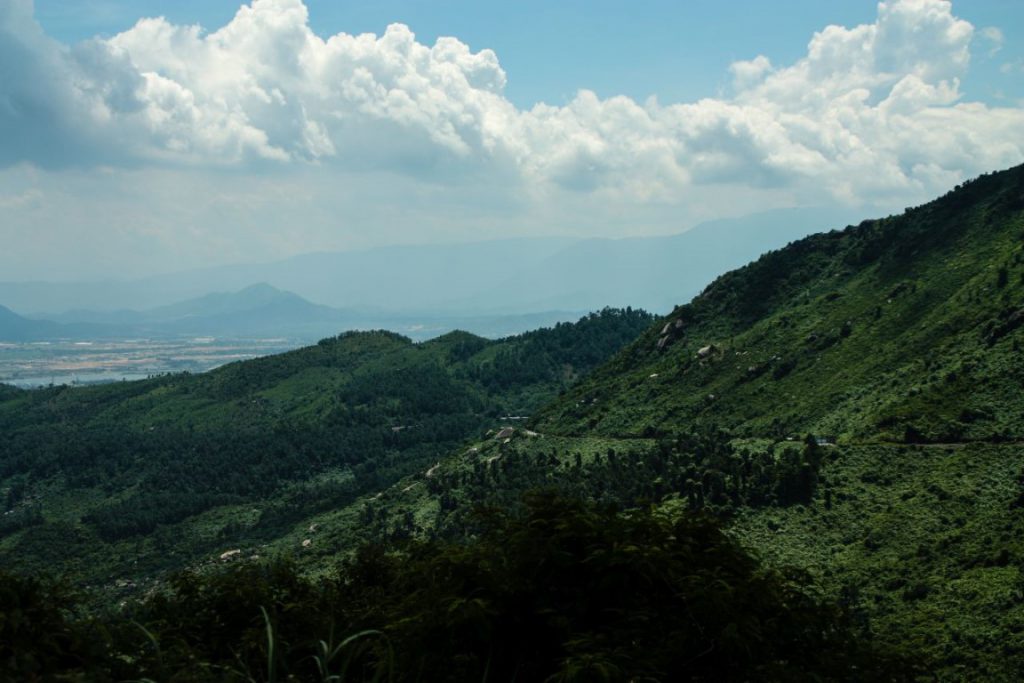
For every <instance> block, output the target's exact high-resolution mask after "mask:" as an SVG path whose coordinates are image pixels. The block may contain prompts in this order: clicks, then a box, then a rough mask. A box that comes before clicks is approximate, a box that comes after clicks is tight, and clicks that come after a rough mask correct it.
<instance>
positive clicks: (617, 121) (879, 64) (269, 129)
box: [0, 0, 1024, 279]
mask: <svg viewBox="0 0 1024 683" xmlns="http://www.w3.org/2000/svg"><path fill="white" fill-rule="evenodd" d="M195 25H199V26H201V27H202V30H197V29H195V28H193V27H194V26H195ZM364 33H366V34H370V35H361V34H364ZM0 65H2V66H3V68H0V244H2V245H3V247H4V248H3V249H0V273H3V274H4V276H5V279H54V278H56V279H70V278H75V277H90V278H93V277H108V276H111V275H114V274H116V275H134V274H141V273H146V272H153V271H169V270H176V269H184V268H190V267H197V266H203V265H214V264H220V263H229V262H251V261H262V260H270V259H273V258H279V257H284V256H289V255H292V254H297V253H301V252H310V251H324V250H339V249H353V248H363V247H370V246H377V245H386V244H400V243H439V242H453V241H467V240H474V239H493V238H503V237H511V236H530V235H552V234H557V235H572V236H582V237H586V236H599V237H619V236H634V235H655V234H669V233H674V232H679V231H682V230H685V229H687V228H689V227H691V226H693V225H696V224H698V223H700V222H702V221H707V220H711V219H716V218H728V217H734V216H740V215H745V214H751V213H757V212H761V211H768V210H772V209H779V208H791V207H812V206H813V207H826V208H836V209H842V210H843V211H846V212H848V213H854V214H856V215H862V216H874V215H879V214H885V213H889V212H892V211H899V210H901V209H902V208H903V207H906V206H910V205H913V204H916V203H921V202H923V201H927V200H928V199H930V198H932V197H934V196H936V195H938V194H941V193H943V192H945V191H947V190H948V189H949V188H950V187H952V186H953V185H955V184H957V183H958V182H961V181H962V180H964V179H965V178H969V177H971V176H974V175H977V174H978V173H982V172H986V171H991V170H995V169H999V168H1005V167H1008V166H1011V165H1015V164H1019V163H1022V162H1024V3H1021V2H1019V0H970V1H966V0H965V1H956V2H949V1H948V0H885V1H884V2H880V3H876V2H864V1H861V0H842V1H841V2H840V1H836V0H829V1H825V0H817V1H814V2H812V1H810V0H787V1H783V0H780V1H779V2H773V3H767V2H762V1H757V2H755V1H754V0H736V1H734V2H729V3H724V2H662V1H660V0H657V1H656V0H651V1H648V2H643V1H635V2H631V3H625V2H608V1H606V0H591V1H589V2H584V1H582V0H566V1H562V2H550V1H548V2H541V1H538V0H523V1H520V2H515V3H509V2H501V3H484V2H465V1H448V2H444V1H434V2H418V1H412V0H405V1H398V0H375V1H373V2H369V1H362V0H360V1H349V2H340V1H327V0H305V1H303V0H250V1H249V2H246V3H244V4H243V3H242V2H240V0H235V1H234V2H228V1H223V0H203V1H199V0H176V1H175V2H156V1H155V0H131V1H129V0H73V1H71V0H35V2H34V3H33V2H32V1H31V0H4V2H3V3H0ZM822 227H823V228H828V227H835V226H822Z"/></svg>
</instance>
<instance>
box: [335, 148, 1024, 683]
mask: <svg viewBox="0 0 1024 683" xmlns="http://www.w3.org/2000/svg"><path fill="white" fill-rule="evenodd" d="M1022 327H1024V168H1021V167H1018V168H1015V169H1012V170H1010V171H1006V172H1002V173H996V174H992V175H988V176H983V177H981V178H979V179H977V180H974V181H972V182H969V183H966V184H964V185H963V186H962V187H960V188H957V189H956V190H955V191H953V192H951V193H949V194H948V195H946V196H944V197H942V198H940V199H938V200H936V201H934V202H932V203H930V204H927V205H925V206H922V207H919V208H916V209H911V210H908V211H907V212H906V213H904V214H903V215H900V216H894V217H890V218H886V219H882V220H877V221H865V222H864V223H862V224H860V225H858V226H855V227H850V228H847V229H846V230H844V231H838V232H832V233H826V234H820V235H815V236H812V237H809V238H806V239H804V240H801V241H799V242H796V243H794V244H791V245H790V246H788V247H786V248H784V249H782V250H779V251H776V252H771V253H769V254H766V255H764V256H763V257H762V258H760V259H759V260H758V261H756V262H754V263H752V264H750V265H749V266H747V267H745V268H741V269H739V270H737V271H734V272H731V273H729V274H727V275H725V276H723V277H721V278H719V279H718V280H716V281H715V282H714V283H712V284H711V285H710V286H709V287H708V288H707V289H706V290H705V291H704V292H703V293H702V294H701V295H700V296H698V297H696V298H695V299H694V300H693V301H692V302H691V303H689V304H687V305H685V306H681V307H679V308H677V309H676V310H675V311H673V313H672V314H671V315H669V316H667V317H665V318H664V319H661V320H659V321H658V322H657V323H656V324H654V325H653V326H651V327H650V328H649V329H648V330H647V331H645V332H644V334H642V335H640V337H639V338H638V339H637V340H636V341H635V342H634V343H633V344H631V345H630V346H629V347H628V348H626V349H625V350H624V351H623V352H622V353H620V354H619V355H617V356H616V357H615V358H614V359H613V360H612V361H610V362H609V363H607V364H605V365H603V366H602V367H601V368H599V369H598V370H597V371H596V372H595V373H593V374H592V375H591V376H590V377H589V378H588V379H587V380H586V381H584V382H582V383H580V384H578V385H577V386H576V387H574V388H573V389H571V390H570V391H569V392H567V393H566V394H565V395H563V396H561V397H560V398H559V399H557V400H555V401H553V402H551V403H549V404H548V405H547V406H546V407H545V408H543V409H542V410H541V411H540V412H539V413H538V414H537V416H536V417H534V418H533V419H532V420H531V423H530V424H529V429H527V430H519V431H517V432H516V433H514V434H511V435H507V438H503V439H488V440H483V441H480V442H478V443H476V444H474V445H473V446H472V447H471V448H469V449H468V450H463V451H462V452H461V453H459V454H458V455H457V456H454V457H452V458H449V459H448V460H446V461H444V462H443V463H442V465H441V467H439V468H437V469H436V470H435V471H434V472H432V476H431V477H429V478H424V477H422V475H421V476H420V477H418V478H417V479H414V480H410V481H407V482H403V484H401V485H399V486H398V487H395V488H394V489H392V490H390V491H389V492H386V493H385V494H384V495H383V496H381V497H380V498H377V499H373V500H367V501H365V502H364V503H362V508H361V509H362V512H361V513H360V515H361V516H360V519H361V521H362V522H363V523H364V524H368V525H371V526H372V527H373V528H374V529H375V530H376V531H375V533H376V535H378V536H383V537H388V536H389V535H395V534H397V535H399V536H401V535H402V534H403V533H408V531H409V530H410V529H411V530H412V532H413V533H422V534H426V535H429V534H432V533H435V530H437V529H441V530H447V533H460V530H463V529H467V528H471V520H470V518H469V517H468V516H467V514H466V510H467V508H468V507H470V506H471V504H472V503H473V502H475V501H481V500H483V501H487V502H492V503H495V504H499V505H505V506H508V505H512V506H514V505H516V501H517V500H518V496H519V495H520V494H521V492H523V491H526V490H529V489H532V488H537V487H542V488H550V487H553V488H556V489H559V490H561V491H563V492H564V493H567V494H572V495H577V496H582V497H585V498H589V499H595V500H599V501H605V502H609V503H616V504H620V505H626V506H639V507H644V506H646V505H649V504H655V505H656V506H657V507H659V508H661V509H664V510H666V511H683V510H704V511H709V512H713V513H714V514H716V515H718V516H719V517H720V518H722V519H724V520H727V521H728V523H729V526H730V529H731V533H733V534H734V535H735V536H736V537H737V538H740V539H741V540H742V541H743V542H744V543H745V544H746V545H747V547H749V548H752V549H754V550H755V551H756V552H757V553H759V554H761V555H762V556H763V557H766V558H768V559H770V560H771V561H772V562H777V563H779V564H780V565H787V566H798V567H802V568H805V569H808V570H809V571H811V572H812V574H813V575H814V576H815V577H816V580H817V581H818V582H819V583H820V585H821V586H822V588H823V589H825V591H826V593H827V594H829V595H832V596H833V597H835V598H836V599H839V600H841V601H842V602H843V603H844V604H846V605H848V606H850V607H851V608H852V609H853V610H854V611H855V612H856V613H857V614H859V615H860V618H861V619H863V623H864V625H865V628H867V629H869V630H872V631H874V632H876V633H878V634H880V635H881V636H882V637H884V638H888V639H892V640H893V641H894V642H903V643H906V644H909V645H910V646H911V647H913V648H914V649H915V650H916V651H919V652H921V653H923V654H925V655H926V656H927V657H928V658H929V661H930V662H931V666H932V667H933V668H934V669H935V670H936V671H940V672H942V675H943V677H947V678H948V677H951V678H954V679H956V678H961V677H964V676H967V677H969V678H971V677H973V678H975V679H976V678H977V677H979V676H980V677H982V678H988V679H995V680H1000V679H1007V678H1012V676H1010V675H1009V672H1012V671H1019V670H1021V668H1022V667H1024V637H1022V636H1021V634H1022V633H1024V590H1022V589H1024V577H1022V574H1021V569H1020V568H1021V566H1022V564H1024V541H1022V539H1024V505H1022V501H1024V464H1022V463H1024V460H1022V456H1024V450H1022V449H1024V446H1022V445H1021V443H1020V442H1021V440H1022V439H1024V431H1022V429H1024V428H1022V425H1024V401H1022V400H1021V397H1020V387H1021V386H1022V383H1024V362H1022V361H1021V358H1020V353H1019V350H1020V345H1021V343H1022V342H1024V336H1022V335H1024V330H1022ZM337 519H338V521H337V523H338V524H339V525H343V524H344V522H343V521H342V520H343V519H344V517H343V516H341V515H339V516H338V518H337ZM325 523H326V524H327V527H326V528H329V527H330V525H331V523H332V518H331V517H330V516H328V517H325Z"/></svg>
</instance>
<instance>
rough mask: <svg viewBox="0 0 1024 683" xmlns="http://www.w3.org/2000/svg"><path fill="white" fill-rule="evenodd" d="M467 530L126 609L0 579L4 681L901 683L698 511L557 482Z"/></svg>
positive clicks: (260, 571)
mask: <svg viewBox="0 0 1024 683" xmlns="http://www.w3.org/2000/svg"><path fill="white" fill-rule="evenodd" d="M481 525H482V526H481V533H480V535H479V536H478V538H477V539H476V540H474V541H472V542H469V543H465V544H447V543H441V542H432V543H417V544H412V545H408V546H406V547H405V548H403V549H402V550H401V551H400V552H387V551H385V550H384V549H382V548H381V547H379V546H367V547H365V548H363V549H362V550H361V551H360V552H359V553H358V554H357V556H356V557H355V558H354V559H353V560H351V561H350V562H348V563H346V564H345V565H344V566H342V567H340V568H339V569H338V570H337V572H335V573H333V574H332V575H330V576H328V577H321V578H318V579H315V580H313V579H309V578H303V577H301V576H299V575H298V574H297V572H296V571H295V569H294V567H293V566H291V565H290V564H288V563H287V562H277V563H272V564H269V565H259V564H255V563H253V564H243V565H241V566H236V567H234V568H232V569H230V570H227V571H223V572H219V573H215V574H212V575H205V576H201V575H197V574H181V575H179V576H177V577H176V578H175V579H174V581H173V582H172V584H171V587H170V589H169V590H168V591H167V592H166V593H164V594H161V595H158V596H155V597H152V598H150V599H149V600H148V601H146V602H144V603H142V604H140V605H137V606H134V607H131V608H129V609H127V610H126V611H125V613H123V614H120V615H117V616H111V617H102V618H101V617H84V616H80V615H76V613H75V611H74V604H75V602H74V599H73V598H72V596H70V595H69V594H68V593H67V592H66V591H64V590H63V589H61V588H60V587H59V586H57V585H55V584H52V583H47V582H41V581H37V580H33V579H24V578H18V577H15V576H11V575H0V680H22V681H33V680H88V681H94V680H95V681H116V680H152V681H222V680H227V681H275V680H279V681H284V680H295V681H328V680H331V681H344V680H349V681H364V680H394V681H412V680H417V681H485V680H486V681H511V680H518V681H627V680H636V681H641V680H643V681H679V680H714V681H722V680H903V679H906V678H908V677H909V676H910V674H911V668H910V667H909V665H908V664H907V662H906V660H904V659H903V658H900V657H898V656H896V655H895V654H893V653H892V652H891V651H885V652H883V651H882V650H881V649H880V648H879V647H878V646H877V645H875V644H873V643H871V642H870V641H869V640H866V639H864V638H862V637H858V636H857V635H855V633H854V630H853V628H852V627H851V626H850V625H849V623H848V622H847V620H846V617H845V615H844V613H843V612H842V610H841V609H839V608H838V607H836V606H834V605H830V604H824V603H822V602H819V601H817V600H816V599H815V598H814V597H812V595H811V594H810V593H809V591H808V586H807V584H806V580H805V579H804V578H803V577H801V576H799V575H788V574H784V573H779V572H776V571H768V570H766V569H764V568H763V567H761V566H760V565H759V564H758V563H757V562H756V561H755V560H754V559H753V558H751V557H750V556H749V555H747V554H746V553H745V552H744V551H743V550H742V549H741V548H740V547H739V546H738V545H737V544H736V543H735V542H734V541H732V540H731V539H730V538H729V537H728V536H726V535H725V534H723V532H722V531H721V530H720V529H719V527H718V526H717V524H716V523H715V522H714V521H712V520H711V519H709V518H706V517H701V516H691V515H687V516H683V517H681V518H679V519H676V520H669V519H667V518H664V517H661V516H657V515H655V514H652V513H649V512H634V513H629V514H618V513H616V512H614V511H613V510H610V509H607V508H599V507H596V506H592V505H587V504H583V503H579V502H575V501H568V500H565V499H562V498H558V497H555V496H552V495H533V496H530V497H528V498H527V499H526V505H525V507H524V510H523V511H522V512H521V513H519V514H500V513H494V512H492V513H488V514H485V515H484V516H483V517H482V522H481Z"/></svg>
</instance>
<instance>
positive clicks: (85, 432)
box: [0, 310, 652, 585]
mask: <svg viewBox="0 0 1024 683" xmlns="http://www.w3.org/2000/svg"><path fill="white" fill-rule="evenodd" d="M651 320H652V317H651V316H650V315H648V314H646V313H643V312H640V311H632V310H628V311H626V310H606V311H603V312H601V313H596V314H591V315H589V316H586V317H584V318H583V319H581V320H580V321H579V322H577V323H574V324H568V323H566V324H560V325H557V326H555V327H554V328H550V329H542V330H539V331H535V332H532V333H527V334H523V335H519V336H516V337H510V338H506V339H503V340H499V341H491V340H487V339H483V338H481V337H477V336H474V335H472V334H468V333H464V332H453V333H450V334H447V335H445V336H443V337H440V338H437V339H435V340H432V341H429V342H424V343H419V344H417V343H414V342H412V341H411V340H409V339H408V338H405V337H402V336H400V335H397V334H394V333H390V332H351V333H345V334H342V335H340V336H338V337H331V338H327V339H324V340H322V341H321V342H320V343H318V344H316V345H314V346H311V347H306V348H303V349H299V350H296V351H292V352H288V353H284V354H280V355H277V356H270V357H265V358H260V359H256V360H250V361H244V362H238V363H232V364H230V365H227V366H224V367H222V368H219V369H217V370H214V371H211V372H209V373H204V374H201V375H188V374H175V375H166V376H161V377H156V378H153V379H150V380H143V381H137V382H120V383H115V384H108V385H101V386H93V387H82V388H72V387H66V386H59V387H50V388H45V389H39V390H32V391H18V390H13V389H10V388H4V389H3V390H2V391H0V432H2V433H3V434H4V437H5V443H4V457H3V458H2V459H0V482H2V483H0V491H3V493H4V496H5V498H4V499H2V500H3V502H4V503H5V512H6V514H4V515H3V517H2V518H0V535H2V538H0V558H2V559H3V562H4V564H5V566H7V567H18V568H22V569H27V570H36V569H42V568H48V569H50V570H55V569H56V570H60V571H61V572H64V573H66V574H68V575H69V576H70V577H71V578H74V579H77V580H80V581H82V580H85V581H91V582H97V583H99V584H100V585H106V584H107V583H108V582H111V581H112V580H113V579H114V578H120V579H121V580H122V581H123V582H124V585H128V584H136V583H138V582H139V581H141V579H142V578H143V577H152V576H153V573H154V572H159V571H162V570H167V569H175V568H182V567H184V566H187V565H188V564H189V563H191V562H194V561H197V560H202V559H206V558H209V557H210V556H211V555H217V554H219V553H220V552H222V551H223V550H224V548H223V546H224V545H225V544H232V545H239V544H242V545H250V546H256V545H259V544H265V543H267V542H269V541H272V540H273V539H275V538H276V537H277V536H278V535H279V534H280V533H281V532H282V530H284V529H290V528H291V526H292V525H293V524H295V523H296V522H297V521H301V520H303V519H305V518H306V517H308V516H309V515H312V514H315V513H316V512H318V511H321V510H325V509H333V508H338V507H344V506H345V505H348V504H349V503H351V502H352V501H354V500H356V499H357V498H359V497H360V496H364V495H368V494H372V493H374V492H377V491H380V490H382V489H385V488H387V487H388V486H390V485H391V484H393V483H394V482H395V481H398V480H400V479H401V478H402V477H404V476H406V475H408V474H409V473H411V472H414V471H417V470H419V469H422V468H425V467H429V466H430V465H433V464H434V463H436V461H437V460H438V459H439V458H440V457H442V456H443V455H444V454H445V453H447V452H450V451H452V450H454V449H455V448H456V447H457V446H458V445H459V444H461V443H463V442H464V441H465V440H466V439H467V438H472V437H478V436H479V435H481V434H482V433H483V432H484V431H485V430H486V429H488V428H491V427H498V428H501V426H502V425H503V424H507V423H508V422H509V419H508V418H510V417H515V418H517V419H519V418H522V417H523V416H528V415H530V414H531V413H532V412H533V411H534V410H536V409H537V408H538V407H539V406H540V405H541V404H542V403H544V402H545V401H547V400H550V399H551V398H552V397H553V396H554V395H556V394H557V393H558V392H559V391H561V390H564V389H565V388H567V387H568V386H569V385H571V384H572V383H573V382H574V381H576V380H577V379H578V378H579V377H580V376H581V375H583V374H585V373H586V372H587V371H589V370H590V369H592V368H593V367H595V366H597V365H598V364H600V363H601V362H603V361H604V360H606V359H607V358H608V357H609V356H610V355H611V354H612V353H614V352H615V351H616V350H618V349H619V348H621V347H622V345H624V344H625V343H627V342H628V341H629V340H630V339H632V338H634V337H635V335H636V334H637V333H638V332H639V331H640V330H642V329H643V328H645V327H646V326H647V325H648V324H649V323H650V321H651ZM503 418H505V419H503Z"/></svg>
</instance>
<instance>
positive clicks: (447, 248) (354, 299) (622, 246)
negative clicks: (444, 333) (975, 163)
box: [0, 209, 852, 325]
mask: <svg viewBox="0 0 1024 683" xmlns="http://www.w3.org/2000/svg"><path fill="white" fill-rule="evenodd" d="M851 216H852V214H846V213H844V212H841V211H836V210H825V209H788V210H780V211H772V212H768V213H761V214H756V215H752V216H748V217H745V218H740V219H730V220H721V221H714V222H710V223H704V224H702V225H700V226H697V227H695V228H693V229H691V230H688V231H686V232H684V233H681V234H678V235H671V236H666V237H648V238H627V239H617V240H612V239H584V240H580V239H571V238H522V239H510V240H501V241H492V242H479V243H472V244H454V245H429V246H396V247H383V248H377V249H369V250H365V251H352V252H340V253H317V254H306V255H302V256H296V257H293V258H289V259H285V260H282V261H277V262H274V263H265V264H255V265H235V266H224V267H217V268H207V269H202V270H193V271H187V272H181V273H174V274H170V275H159V276H153V277H149V278H145V279H141V280H133V281H107V282H84V283H53V282H31V283H0V302H2V303H3V304H4V305H6V306H9V307H11V308H12V309H14V310H16V311H18V312H20V313H22V314H23V315H25V314H31V315H32V316H33V317H39V318H47V319H53V320H56V321H59V322H81V321H83V320H89V321H91V322H104V323H113V324H121V323H129V324H132V325H136V324H138V323H140V322H152V321H153V320H166V319H176V320H181V319H182V318H184V317H187V316H190V315H195V316H199V317H211V316H224V315H226V311H225V310H221V309H218V308H217V307H218V306H219V305H222V303H223V302H225V301H227V299H224V298H223V297H224V295H211V297H212V298H209V299H208V300H207V299H206V297H207V295H209V294H210V292H238V291H239V290H243V289H244V288H248V287H250V286H251V285H252V284H253V283H257V282H263V283H268V284H269V285H271V286H273V287H274V288H278V289H281V290H286V291H287V292H293V293H294V295H297V296H298V297H302V298H303V299H306V300H307V301H306V302H305V303H306V304H308V306H314V305H317V304H319V305H321V306H330V307H333V308H336V309H343V310H345V311H347V312H349V314H351V315H353V316H357V317H359V316H361V317H369V318H372V319H380V318H381V317H382V316H384V317H388V316H393V315H395V314H400V315H402V316H405V315H409V314H411V315H412V316H413V317H424V316H426V317H428V318H437V317H439V316H443V317H451V316H456V317H466V316H470V317H479V316H484V317H491V316H496V315H501V316H507V315H523V314H536V313H540V312H547V311H554V310H561V311H572V312H576V311H585V310H593V309H597V308H601V307H603V306H634V307H640V308H645V309H648V310H652V311H659V312H664V311H668V310H671V308H672V307H673V306H674V305H675V304H676V303H679V302H681V301H686V300H688V299H689V298H690V297H691V296H693V295H694V294H696V293H697V292H698V291H699V290H700V289H701V288H702V287H703V286H704V285H705V284H707V282H709V281H710V280H711V279H713V278H714V277H715V276H717V275H719V274H721V273H723V272H725V271H727V270H730V269H732V268H735V267H738V266H740V265H743V264H745V263H747V262H749V261H751V260H753V259H754V258H756V257H757V256H759V255H760V254H762V253H763V252H765V251H767V250H770V249H777V248H779V247H782V246H784V245H786V244H787V243H789V242H791V241H793V240H795V239H799V238H801V237H804V236H805V235H807V234H810V233H812V232H815V231H820V230H823V229H830V228H839V227H842V226H843V225H845V223H846V220H847V219H848V218H851ZM266 294H267V292H266V291H264V292H263V295H266ZM246 296H247V297H255V298H258V297H259V296H261V294H260V293H259V291H257V292H255V293H254V292H248V293H247V294H246ZM218 297H220V298H218ZM185 300H188V304H187V306H185V305H183V304H179V303H177V302H181V301H185ZM193 300H194V301H193ZM218 302H220V303H218ZM264 303H267V304H268V305H269V304H270V303H272V302H270V301H267V302H264ZM277 303H283V302H277ZM293 304H295V305H297V306H298V305H299V304H298V302H297V301H294V300H293ZM232 305H234V303H232ZM175 306H184V308H183V309H181V310H184V311H185V312H186V314H185V315H178V313H180V312H181V310H179V309H175V308H174V307H175ZM194 306H195V307H198V308H196V309H195V310H193V308H192V307H194ZM168 307H169V308H168ZM285 307H287V305H285ZM252 308H256V306H249V307H247V308H246V309H245V310H251V309H252ZM307 308H308V307H307ZM73 309H79V310H73ZM80 309H88V310H89V311H91V312H90V313H89V314H88V315H87V316H83V315H82V311H81V310H80ZM123 309H131V310H133V311H149V314H147V315H148V316H149V317H148V318H145V319H140V318H139V317H138V316H137V315H136V314H132V313H126V312H125V311H124V310H123ZM154 309H156V310H154ZM69 310H70V311H72V312H71V313H66V312H67V311H69ZM100 313H103V314H106V315H105V317H104V316H101V315H100ZM280 313H281V312H280V311H279V312H278V314H280ZM312 313H313V311H312V310H304V311H299V312H296V313H292V312H289V313H288V314H287V315H288V316H293V317H294V316H298V317H299V318H300V319H305V317H308V316H309V315H310V314H312ZM58 314H59V315H58ZM325 314H326V312H325V311H323V310H320V311H319V313H318V314H317V315H318V316H319V317H323V316H324V315H325ZM268 315H270V317H271V318H273V317H274V316H275V315H277V314H274V313H272V312H270V311H268ZM570 317H571V316H570ZM236 322H237V321H236Z"/></svg>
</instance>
